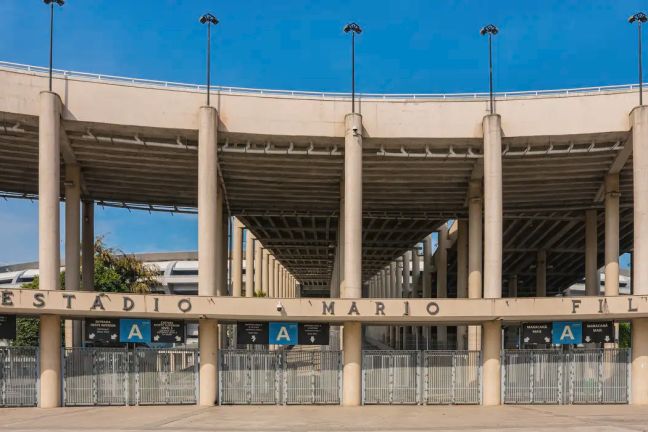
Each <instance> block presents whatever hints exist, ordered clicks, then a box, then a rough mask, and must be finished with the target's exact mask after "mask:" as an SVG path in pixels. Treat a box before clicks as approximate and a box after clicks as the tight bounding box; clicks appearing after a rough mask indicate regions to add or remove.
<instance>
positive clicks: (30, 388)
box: [0, 347, 39, 407]
mask: <svg viewBox="0 0 648 432" xmlns="http://www.w3.org/2000/svg"><path fill="white" fill-rule="evenodd" d="M38 375H39V357H38V348H36V347H0V389H1V391H0V396H1V398H0V406H3V407H22V406H36V405H38V387H39V386H38Z"/></svg>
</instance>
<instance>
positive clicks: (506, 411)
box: [0, 405, 648, 432]
mask: <svg viewBox="0 0 648 432" xmlns="http://www.w3.org/2000/svg"><path fill="white" fill-rule="evenodd" d="M0 430H2V431H16V432H17V431H20V432H30V431H38V432H41V431H44V430H47V431H53V432H56V431H66V432H69V431H95V432H101V431H151V430H155V431H160V432H167V431H201V430H209V431H255V432H261V431H295V432H297V431H372V432H376V431H395V432H396V431H449V432H452V431H468V430H470V431H501V430H505V431H510V432H515V431H534V432H535V431H538V432H542V431H551V432H555V431H556V430H560V431H561V432H581V431H582V432H599V431H606V432H607V431H614V432H617V431H618V432H621V431H635V432H636V431H648V408H647V407H639V406H628V405H619V406H613V405H604V406H593V405H589V406H500V407H481V406H461V407H457V406H449V407H446V406H441V407H439V406H429V407H421V406H367V407H362V408H345V407H326V406H289V407H284V406H233V407H215V408H199V407H195V406H160V407H88V408H85V407H84V408H55V409H37V408H6V409H1V410H0Z"/></svg>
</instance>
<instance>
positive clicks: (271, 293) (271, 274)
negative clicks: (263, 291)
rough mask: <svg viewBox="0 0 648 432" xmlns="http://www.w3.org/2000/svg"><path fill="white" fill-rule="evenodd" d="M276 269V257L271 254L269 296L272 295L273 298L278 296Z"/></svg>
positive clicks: (269, 260) (269, 258) (269, 259)
mask: <svg viewBox="0 0 648 432" xmlns="http://www.w3.org/2000/svg"><path fill="white" fill-rule="evenodd" d="M274 269H275V257H274V256H272V255H270V256H269V257H268V297H272V298H274V297H276V296H277V294H276V293H275V283H274V281H275V277H274Z"/></svg>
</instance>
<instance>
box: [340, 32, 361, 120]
mask: <svg viewBox="0 0 648 432" xmlns="http://www.w3.org/2000/svg"><path fill="white" fill-rule="evenodd" d="M344 33H351V113H355V35H356V34H360V33H362V29H361V28H360V26H359V25H358V24H356V23H354V22H352V23H349V24H347V25H346V26H344Z"/></svg>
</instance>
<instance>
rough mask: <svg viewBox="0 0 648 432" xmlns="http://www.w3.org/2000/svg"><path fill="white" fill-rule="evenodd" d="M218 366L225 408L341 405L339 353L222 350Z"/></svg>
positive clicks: (340, 364) (221, 401) (222, 401)
mask: <svg viewBox="0 0 648 432" xmlns="http://www.w3.org/2000/svg"><path fill="white" fill-rule="evenodd" d="M219 362H220V367H219V386H218V389H219V401H220V403H221V404H223V405H235V404H237V405H263V404H273V405H274V404H339V403H340V398H341V395H340V393H341V389H342V382H341V380H342V373H341V370H342V353H341V352H340V351H334V350H318V351H310V350H283V351H250V350H221V351H220V352H219Z"/></svg>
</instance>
